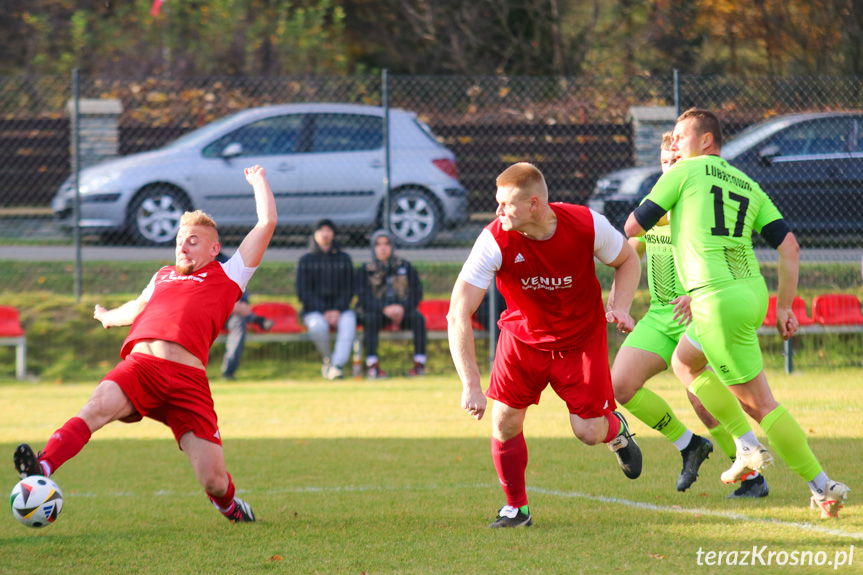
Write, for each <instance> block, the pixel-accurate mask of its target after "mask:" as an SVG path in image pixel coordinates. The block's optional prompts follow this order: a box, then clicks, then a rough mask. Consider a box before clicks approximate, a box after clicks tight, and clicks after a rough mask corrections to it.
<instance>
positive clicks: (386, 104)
mask: <svg viewBox="0 0 863 575" xmlns="http://www.w3.org/2000/svg"><path fill="white" fill-rule="evenodd" d="M381 75H382V78H381V80H382V84H383V85H382V88H381V89H382V93H381V104H382V105H383V108H384V214H383V216H384V217H383V224H384V225H383V229H385V230H386V231H387V232H390V75H389V70H387V69H386V68H384V69H383V70H382V71H381Z"/></svg>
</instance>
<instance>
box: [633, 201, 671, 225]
mask: <svg viewBox="0 0 863 575" xmlns="http://www.w3.org/2000/svg"><path fill="white" fill-rule="evenodd" d="M666 211H667V210H665V209H664V208H663V207H662V206H660V205H659V204H657V203H656V202H653V201H651V200H644V202H643V203H642V204H641V205H640V206H638V207H637V208H635V211H634V212H632V215H634V216H635V221H637V222H638V225H640V226H641V227H642V229H643V230H644V231H645V232H646V231H647V230H649V229H650V228H652V227H653V226H655V225H656V222H658V221H659V220H661V219H662V216H664V215H665V212H666Z"/></svg>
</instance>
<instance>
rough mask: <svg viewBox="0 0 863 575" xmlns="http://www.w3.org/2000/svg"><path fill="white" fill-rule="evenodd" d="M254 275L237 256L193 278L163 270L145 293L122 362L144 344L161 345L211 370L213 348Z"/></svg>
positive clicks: (198, 273)
mask: <svg viewBox="0 0 863 575" xmlns="http://www.w3.org/2000/svg"><path fill="white" fill-rule="evenodd" d="M254 269H255V268H246V267H243V263H242V258H240V257H239V255H238V253H237V254H235V256H234V257H233V258H231V260H229V261H228V263H225V264H221V263H219V262H216V261H214V262H211V263H209V264H207V265H206V266H204V267H203V268H201V269H200V270H198V271H197V272H195V273H193V274H189V275H181V274H179V273H177V271H176V269H175V268H174V266H165V267H163V268H162V269H160V270H159V271H158V272H156V275H154V276H153V279H152V280H150V284H149V285H148V286H147V288H146V289H145V290H144V292H143V295H144V297H145V298H146V299H147V305H146V306H144V309H143V311H141V313H139V314H138V316H137V317H136V318H135V321H134V322H132V328H131V329H130V330H129V336H128V337H127V338H126V341H125V342H123V349H122V351H121V352H120V355H121V357H123V358H125V357H126V356H127V355H129V353H130V352H131V351H132V348H133V347H134V346H135V344H136V343H137V342H138V341H140V340H144V339H160V340H164V341H173V342H175V343H178V344H180V345H182V346H183V347H184V348H186V349H187V350H189V351H190V352H191V353H192V354H193V355H194V356H195V357H197V358H198V359H200V360H201V363H203V364H204V366H205V367H206V365H207V361H208V359H209V355H210V347H211V346H212V345H213V342H214V341H216V337H217V336H218V335H219V332H220V331H221V330H222V327H223V326H224V325H225V322H226V321H228V317H230V315H231V312H232V311H233V309H234V304H235V303H236V302H237V300H239V299H240V297H241V296H242V295H243V289H244V288H245V286H246V284H247V283H248V280H249V278H251V275H252V273H253V272H254Z"/></svg>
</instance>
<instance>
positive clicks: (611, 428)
mask: <svg viewBox="0 0 863 575" xmlns="http://www.w3.org/2000/svg"><path fill="white" fill-rule="evenodd" d="M605 419H607V420H608V435H606V436H605V439H603V440H602V442H603V443H608V442H609V441H611V440H612V439H614V438H615V437H617V436H618V435H620V428H621V427H622V426H623V424H622V423H620V419H618V418H617V416H616V415H614V412H609V413H606V414H605Z"/></svg>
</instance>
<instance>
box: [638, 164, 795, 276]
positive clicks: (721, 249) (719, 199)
mask: <svg viewBox="0 0 863 575" xmlns="http://www.w3.org/2000/svg"><path fill="white" fill-rule="evenodd" d="M646 200H650V201H652V202H654V203H655V204H657V205H658V206H660V207H661V208H663V209H664V210H666V211H669V212H670V215H669V218H670V222H671V244H672V246H673V248H674V259H675V261H676V262H677V269H678V273H679V275H680V281H681V283H682V284H683V287H684V289H686V291H692V290H694V289H697V288H701V287H704V286H708V285H717V284H720V283H724V282H726V281H730V280H736V279H745V278H751V277H757V276H759V275H760V274H761V272H760V270H759V267H758V260H757V259H756V257H755V252H754V251H753V249H752V231H753V230H754V231H756V232H760V231H761V229H762V228H763V227H764V226H766V225H767V224H769V223H770V222H773V221H776V220H779V219H781V218H782V215H781V214H780V213H779V210H777V209H776V206H774V205H773V202H772V201H771V200H770V198H769V197H768V196H767V194H765V193H764V192H763V191H762V190H761V187H760V186H759V185H758V184H756V183H755V182H754V181H753V180H752V179H750V178H749V176H747V175H746V174H744V173H743V172H741V171H740V170H738V169H737V168H735V167H734V166H731V165H730V164H728V162H726V161H725V160H723V159H722V158H720V157H719V156H697V157H695V158H689V159H688V160H681V161H679V162H677V163H676V164H674V166H672V168H671V169H670V170H669V171H668V172H666V173H665V174H663V175H662V177H661V178H659V181H658V182H656V185H655V186H654V187H653V190H651V192H650V194H649V195H648V196H647V198H646Z"/></svg>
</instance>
